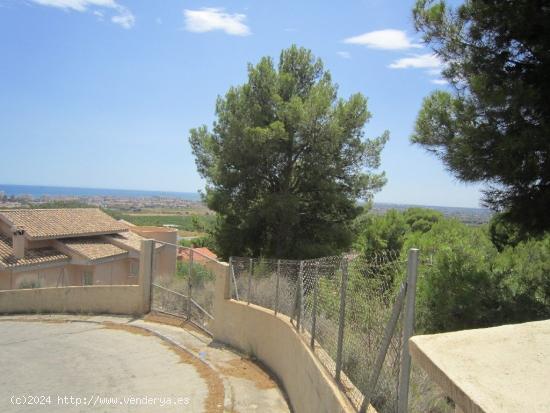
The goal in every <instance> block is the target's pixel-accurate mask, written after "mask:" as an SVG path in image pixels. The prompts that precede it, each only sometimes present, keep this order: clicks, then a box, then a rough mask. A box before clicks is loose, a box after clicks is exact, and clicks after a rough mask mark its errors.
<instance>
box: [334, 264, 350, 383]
mask: <svg viewBox="0 0 550 413" xmlns="http://www.w3.org/2000/svg"><path fill="white" fill-rule="evenodd" d="M341 268H342V283H341V285H340V315H339V319H338V348H337V350H336V374H335V375H334V377H335V378H336V381H337V382H340V373H341V372H342V351H343V345H344V325H345V321H346V290H347V287H348V262H347V260H346V258H343V259H342V265H341Z"/></svg>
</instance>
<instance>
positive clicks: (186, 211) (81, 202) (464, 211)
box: [0, 190, 492, 225]
mask: <svg viewBox="0 0 550 413" xmlns="http://www.w3.org/2000/svg"><path fill="white" fill-rule="evenodd" d="M97 191H99V190H97ZM126 192H127V194H125V191H120V192H119V193H114V194H108V195H101V194H97V193H96V194H93V195H91V194H78V195H77V194H75V195H67V194H64V195H45V194H41V195H36V194H31V193H29V194H6V193H5V191H0V209H2V208H4V209H5V208H41V207H45V208H52V207H55V206H59V207H78V206H94V207H99V208H103V209H107V210H114V211H120V212H125V213H129V214H132V213H136V214H155V215H163V214H167V215H168V214H169V215H203V216H204V215H214V212H212V211H210V210H209V209H208V207H207V206H206V205H205V204H204V203H203V202H202V201H200V200H197V199H196V198H197V196H196V194H189V196H188V198H195V199H186V198H185V197H184V195H182V194H178V195H173V196H170V195H144V194H142V193H139V192H135V193H134V192H131V191H126ZM413 207H422V208H431V209H435V210H437V211H440V212H442V213H443V214H444V215H445V216H446V217H451V218H456V219H458V220H460V221H461V222H464V223H466V224H469V225H481V224H484V223H486V222H488V221H489V219H490V218H491V215H492V212H491V211H490V210H488V209H483V208H460V207H445V206H427V205H409V204H391V203H378V202H375V203H374V205H373V208H372V209H373V212H374V213H377V214H383V213H385V212H386V211H388V210H390V209H396V210H399V211H403V210H406V209H408V208H413Z"/></svg>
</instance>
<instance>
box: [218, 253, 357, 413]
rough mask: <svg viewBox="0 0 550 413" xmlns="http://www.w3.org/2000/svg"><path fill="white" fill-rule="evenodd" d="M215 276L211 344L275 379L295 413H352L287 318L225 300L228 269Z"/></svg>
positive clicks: (220, 266) (227, 291)
mask: <svg viewBox="0 0 550 413" xmlns="http://www.w3.org/2000/svg"><path fill="white" fill-rule="evenodd" d="M209 267H212V265H209ZM216 275H217V277H216V291H215V299H214V318H215V320H214V325H213V334H214V339H216V340H217V341H220V342H222V343H226V344H229V345H230V346H232V347H235V348H237V349H239V350H240V351H242V352H244V353H247V354H251V355H254V356H255V357H257V358H258V360H260V361H261V362H262V363H263V364H265V365H266V366H267V367H268V368H269V369H270V370H271V371H272V372H273V373H275V375H276V376H277V377H278V379H279V380H280V381H281V383H282V385H283V387H284V389H285V391H286V393H287V395H288V397H289V399H290V404H291V405H292V408H293V410H294V411H295V412H296V413H302V412H319V413H322V412H326V413H338V412H354V411H355V410H354V409H353V407H352V406H351V405H350V403H349V402H348V400H347V399H346V397H345V396H344V395H343V394H342V393H341V392H340V390H339V389H338V387H337V385H336V383H335V381H334V380H333V379H332V377H330V375H329V374H328V372H327V371H326V370H325V368H324V367H323V366H322V365H321V364H320V362H319V361H318V360H317V358H316V357H315V355H314V354H313V353H312V352H311V350H310V348H309V347H308V346H307V345H306V343H304V341H303V340H302V339H301V338H300V336H299V335H298V334H297V333H296V331H295V329H294V327H293V326H292V325H291V324H290V319H289V318H288V317H286V316H284V315H281V314H279V315H277V316H275V315H274V314H273V312H272V311H271V310H267V309H265V308H263V307H259V306H256V305H253V304H251V305H247V304H246V303H243V302H241V301H235V300H231V299H230V295H229V294H230V293H229V271H228V265H226V264H225V265H223V264H219V265H218V268H217V269H216Z"/></svg>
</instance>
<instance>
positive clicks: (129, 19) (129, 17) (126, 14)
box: [111, 6, 136, 29]
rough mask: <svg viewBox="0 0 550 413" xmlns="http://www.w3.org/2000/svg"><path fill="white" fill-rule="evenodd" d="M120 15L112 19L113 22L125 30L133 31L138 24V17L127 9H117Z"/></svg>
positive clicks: (120, 7)
mask: <svg viewBox="0 0 550 413" xmlns="http://www.w3.org/2000/svg"><path fill="white" fill-rule="evenodd" d="M117 10H118V12H119V14H118V15H116V16H113V17H111V21H112V22H113V23H115V24H118V25H119V26H122V27H123V28H125V29H131V28H132V27H133V26H134V24H136V17H135V16H134V15H133V14H132V12H131V11H130V10H128V9H127V8H126V7H123V6H119V7H117Z"/></svg>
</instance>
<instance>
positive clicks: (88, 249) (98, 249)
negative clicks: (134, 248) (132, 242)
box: [59, 237, 128, 261]
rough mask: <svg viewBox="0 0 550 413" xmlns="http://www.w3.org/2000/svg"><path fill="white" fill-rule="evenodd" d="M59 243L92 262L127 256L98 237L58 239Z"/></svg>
mask: <svg viewBox="0 0 550 413" xmlns="http://www.w3.org/2000/svg"><path fill="white" fill-rule="evenodd" d="M59 242H61V243H63V244H65V246H67V248H69V249H70V250H71V251H74V252H76V253H77V254H80V255H82V256H83V257H85V258H87V259H89V260H92V261H94V260H99V259H102V258H109V257H116V256H119V255H127V254H128V251H126V250H123V249H122V248H119V247H117V246H116V245H113V244H111V243H110V242H109V241H107V240H104V239H102V238H99V237H89V238H68V239H60V240H59Z"/></svg>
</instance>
